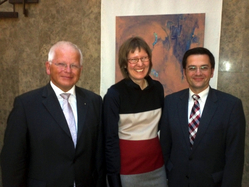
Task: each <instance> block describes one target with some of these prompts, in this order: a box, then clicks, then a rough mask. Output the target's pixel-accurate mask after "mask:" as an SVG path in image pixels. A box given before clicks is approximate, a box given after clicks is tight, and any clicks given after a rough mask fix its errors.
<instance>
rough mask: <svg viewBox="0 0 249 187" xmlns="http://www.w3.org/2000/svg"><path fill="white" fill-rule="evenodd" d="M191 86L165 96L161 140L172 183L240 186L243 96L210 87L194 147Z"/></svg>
mask: <svg viewBox="0 0 249 187" xmlns="http://www.w3.org/2000/svg"><path fill="white" fill-rule="evenodd" d="M188 98H189V90H188V89H186V90H183V91H180V92H177V93H174V94H171V95H168V96H166V98H165V102H164V110H163V115H162V119H161V122H160V128H161V131H160V138H161V139H160V141H161V146H162V150H163V155H164V159H165V166H166V171H167V176H168V182H169V187H188V186H189V187H218V186H222V187H239V186H241V180H242V172H243V163H244V143H245V116H244V112H243V107H242V103H241V100H239V99H238V98H236V97H234V96H231V95H229V94H226V93H223V92H220V91H218V90H214V89H212V88H210V91H209V94H208V97H207V100H206V104H205V107H204V110H203V112H202V116H201V120H200V125H199V128H198V132H197V135H196V138H195V142H194V145H193V148H192V150H191V148H190V143H189V133H188Z"/></svg>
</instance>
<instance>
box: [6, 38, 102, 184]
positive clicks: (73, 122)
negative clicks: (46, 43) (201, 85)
mask: <svg viewBox="0 0 249 187" xmlns="http://www.w3.org/2000/svg"><path fill="white" fill-rule="evenodd" d="M81 71H82V53H81V50H80V49H79V48H78V47H77V46H76V45H74V44H72V43H71V42H67V41H60V42H58V43H56V44H55V45H54V46H52V47H51V49H50V51H49V54H48V61H47V62H46V72H47V74H48V75H49V76H50V80H51V81H50V83H49V84H47V85H46V86H44V87H42V88H39V89H37V90H33V91H30V92H28V93H25V94H22V95H21V96H18V97H16V98H15V101H14V107H13V109H12V111H11V113H10V115H9V117H8V122H7V128H6V132H5V137H4V145H3V149H2V152H1V167H2V181H3V187H95V186H96V187H103V186H105V168H104V164H103V161H104V156H103V145H102V142H103V141H102V138H103V137H102V125H101V109H102V99H101V97H100V96H99V95H97V94H94V93H93V92H91V91H88V90H86V89H83V88H79V87H77V86H75V84H76V83H77V81H78V80H79V77H80V74H81ZM64 95H67V96H69V98H68V100H67V99H65V98H64ZM68 116H70V117H68ZM69 118H70V119H69Z"/></svg>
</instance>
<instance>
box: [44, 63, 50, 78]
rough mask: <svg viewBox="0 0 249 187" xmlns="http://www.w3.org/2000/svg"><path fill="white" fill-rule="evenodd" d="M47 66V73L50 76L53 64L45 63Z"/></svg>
mask: <svg viewBox="0 0 249 187" xmlns="http://www.w3.org/2000/svg"><path fill="white" fill-rule="evenodd" d="M45 66H46V73H47V74H48V75H50V73H51V72H50V66H51V64H50V63H49V62H48V61H47V62H46V63H45Z"/></svg>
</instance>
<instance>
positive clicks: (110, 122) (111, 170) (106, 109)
mask: <svg viewBox="0 0 249 187" xmlns="http://www.w3.org/2000/svg"><path fill="white" fill-rule="evenodd" d="M103 121H104V128H105V144H106V145H105V156H106V168H107V178H108V182H109V186H110V187H112V186H115V187H118V186H121V182H120V148H119V136H118V121H119V95H118V93H117V92H116V91H115V90H114V89H113V88H110V89H109V90H108V92H107V94H106V95H105V97H104V104H103Z"/></svg>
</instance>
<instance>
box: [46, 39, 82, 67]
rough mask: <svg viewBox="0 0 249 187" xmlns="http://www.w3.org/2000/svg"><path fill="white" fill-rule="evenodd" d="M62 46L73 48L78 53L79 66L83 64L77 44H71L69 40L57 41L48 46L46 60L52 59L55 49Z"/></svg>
mask: <svg viewBox="0 0 249 187" xmlns="http://www.w3.org/2000/svg"><path fill="white" fill-rule="evenodd" d="M62 46H70V47H72V48H73V49H75V50H76V51H78V53H79V55H80V65H81V66H82V65H83V55H82V52H81V50H80V48H79V47H78V46H77V45H75V44H73V43H72V42H69V41H59V42H57V43H56V44H54V45H53V46H52V47H51V48H50V50H49V52H48V61H49V62H50V63H51V62H52V60H53V59H54V54H55V50H56V49H58V48H59V47H62Z"/></svg>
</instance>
